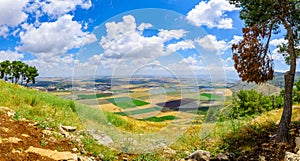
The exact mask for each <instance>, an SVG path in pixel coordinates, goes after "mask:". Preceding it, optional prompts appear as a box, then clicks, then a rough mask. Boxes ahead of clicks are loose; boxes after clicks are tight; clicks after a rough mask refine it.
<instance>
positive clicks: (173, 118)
mask: <svg viewBox="0 0 300 161" xmlns="http://www.w3.org/2000/svg"><path fill="white" fill-rule="evenodd" d="M175 119H178V117H176V116H172V115H168V116H162V117H156V116H154V117H148V118H145V119H140V120H142V121H152V122H163V121H167V120H175Z"/></svg>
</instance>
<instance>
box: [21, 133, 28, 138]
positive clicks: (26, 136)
mask: <svg viewBox="0 0 300 161" xmlns="http://www.w3.org/2000/svg"><path fill="white" fill-rule="evenodd" d="M21 136H23V137H25V138H28V137H29V135H27V134H22V135H21Z"/></svg>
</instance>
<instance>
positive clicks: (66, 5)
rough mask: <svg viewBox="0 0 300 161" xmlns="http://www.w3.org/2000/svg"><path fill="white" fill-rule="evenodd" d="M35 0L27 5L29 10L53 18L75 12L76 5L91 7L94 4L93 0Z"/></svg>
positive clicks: (85, 7) (84, 7)
mask: <svg viewBox="0 0 300 161" xmlns="http://www.w3.org/2000/svg"><path fill="white" fill-rule="evenodd" d="M33 2H34V3H31V4H29V5H28V6H27V8H26V11H27V12H30V13H35V14H37V12H38V15H37V16H41V15H42V14H47V15H49V16H51V17H52V18H58V17H60V16H63V15H65V14H67V13H70V12H73V11H75V10H76V7H81V8H83V9H89V8H90V7H91V6H92V3H91V0H45V1H39V0H33Z"/></svg>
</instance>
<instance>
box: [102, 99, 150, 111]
mask: <svg viewBox="0 0 300 161" xmlns="http://www.w3.org/2000/svg"><path fill="white" fill-rule="evenodd" d="M107 100H108V101H109V102H111V103H112V104H114V105H116V106H119V107H121V108H123V109H127V108H134V107H136V106H144V105H147V104H149V103H148V102H144V101H141V100H137V99H133V98H129V97H119V98H109V99H107Z"/></svg>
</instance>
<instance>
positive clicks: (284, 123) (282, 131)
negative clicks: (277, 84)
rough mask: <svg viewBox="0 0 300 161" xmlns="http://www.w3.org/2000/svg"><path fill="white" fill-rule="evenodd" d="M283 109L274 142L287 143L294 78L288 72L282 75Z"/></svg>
mask: <svg viewBox="0 0 300 161" xmlns="http://www.w3.org/2000/svg"><path fill="white" fill-rule="evenodd" d="M284 81H285V84H284V89H285V91H284V107H283V112H282V116H281V119H280V123H279V127H278V129H277V136H276V142H288V131H289V126H290V123H291V117H292V104H293V100H292V93H293V84H294V76H292V75H291V74H290V71H288V72H286V73H285V75H284Z"/></svg>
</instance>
